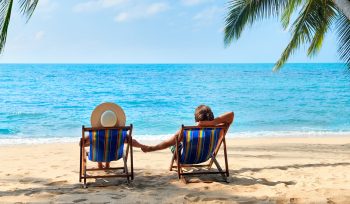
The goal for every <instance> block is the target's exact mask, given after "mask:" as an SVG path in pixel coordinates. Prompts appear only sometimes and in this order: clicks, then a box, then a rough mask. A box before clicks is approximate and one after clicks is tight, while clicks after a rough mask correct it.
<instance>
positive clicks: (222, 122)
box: [141, 105, 234, 181]
mask: <svg viewBox="0 0 350 204" xmlns="http://www.w3.org/2000/svg"><path fill="white" fill-rule="evenodd" d="M194 115H195V121H196V123H197V126H182V128H181V130H179V131H178V132H177V133H176V134H175V135H174V136H172V137H171V138H169V139H168V140H166V141H164V142H161V143H159V144H157V145H155V146H144V147H141V149H142V150H143V151H144V152H151V151H157V150H162V149H165V148H168V147H172V152H173V158H172V160H171V164H170V171H171V170H173V169H174V168H175V169H177V172H178V176H179V179H181V178H183V179H184V180H185V178H184V176H185V175H193V174H221V175H222V176H223V178H224V180H225V181H227V177H228V176H229V170H228V161H227V150H226V140H225V135H226V133H227V131H228V129H229V127H230V125H231V123H232V122H233V119H234V113H233V112H228V113H225V114H223V115H221V116H219V117H217V118H215V119H214V114H213V112H212V111H211V109H210V107H208V106H205V105H200V106H198V107H197V108H196V110H195V114H194ZM221 144H223V148H224V160H225V170H222V168H221V166H220V165H219V163H218V161H217V160H216V156H217V153H218V151H219V149H220V147H221ZM175 150H177V151H175ZM174 161H176V165H174ZM204 162H207V164H202V163H204ZM213 163H214V164H215V166H216V167H217V169H218V171H199V172H195V171H194V172H184V169H183V168H184V167H202V168H203V167H205V168H206V169H207V170H210V169H211V167H212V164H213ZM185 181H186V180H185Z"/></svg>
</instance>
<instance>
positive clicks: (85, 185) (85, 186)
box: [84, 166, 87, 188]
mask: <svg viewBox="0 0 350 204" xmlns="http://www.w3.org/2000/svg"><path fill="white" fill-rule="evenodd" d="M84 188H87V184H86V166H84Z"/></svg>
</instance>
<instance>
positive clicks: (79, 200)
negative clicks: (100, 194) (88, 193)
mask: <svg viewBox="0 0 350 204" xmlns="http://www.w3.org/2000/svg"><path fill="white" fill-rule="evenodd" d="M84 201H87V199H85V198H82V199H77V200H73V201H72V202H73V203H80V202H84Z"/></svg>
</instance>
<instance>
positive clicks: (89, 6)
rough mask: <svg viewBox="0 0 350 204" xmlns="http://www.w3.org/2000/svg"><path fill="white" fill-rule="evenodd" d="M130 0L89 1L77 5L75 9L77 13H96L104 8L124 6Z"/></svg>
mask: <svg viewBox="0 0 350 204" xmlns="http://www.w3.org/2000/svg"><path fill="white" fill-rule="evenodd" d="M127 1H128V0H89V1H86V2H83V3H79V4H76V5H75V6H74V7H73V11H75V12H88V11H95V10H99V9H102V8H111V7H116V6H119V5H122V4H124V3H126V2H127Z"/></svg>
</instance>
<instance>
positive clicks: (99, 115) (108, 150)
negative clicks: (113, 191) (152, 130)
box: [79, 103, 143, 188]
mask: <svg viewBox="0 0 350 204" xmlns="http://www.w3.org/2000/svg"><path fill="white" fill-rule="evenodd" d="M125 121H126V117H125V113H124V111H123V110H122V109H121V108H120V107H119V106H118V105H116V104H114V103H103V104H100V105H99V106H97V107H96V108H95V109H94V111H93V112H92V114H91V126H92V127H90V128H85V127H84V126H83V127H82V137H81V140H80V173H79V182H81V180H82V179H83V180H84V187H85V188H86V187H87V185H86V179H88V178H107V177H125V178H126V179H127V181H128V182H129V180H130V179H131V180H133V179H134V171H133V150H132V148H133V147H143V145H141V144H140V143H138V142H137V141H136V140H133V139H132V125H130V126H125ZM86 133H87V134H88V135H87V136H86ZM124 144H126V148H125V145H124ZM88 146H89V150H86V149H85V147H88ZM129 152H130V168H131V169H130V172H129V169H128V155H129ZM87 157H88V159H89V160H90V161H92V162H97V163H98V168H88V167H87ZM119 159H123V166H122V167H114V168H111V167H110V162H111V161H117V160H119ZM102 162H105V166H103V163H102ZM101 170H102V171H107V172H108V173H109V174H108V175H88V172H92V171H95V172H96V171H101ZM117 170H122V173H115V174H111V172H110V171H117Z"/></svg>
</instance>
